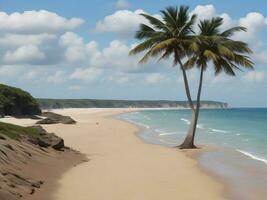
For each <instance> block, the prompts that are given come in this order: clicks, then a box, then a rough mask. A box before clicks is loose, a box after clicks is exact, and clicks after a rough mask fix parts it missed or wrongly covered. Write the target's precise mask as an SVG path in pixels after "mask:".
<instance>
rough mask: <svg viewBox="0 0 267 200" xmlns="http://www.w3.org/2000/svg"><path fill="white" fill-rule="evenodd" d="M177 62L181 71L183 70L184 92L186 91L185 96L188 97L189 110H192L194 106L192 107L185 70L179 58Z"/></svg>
mask: <svg viewBox="0 0 267 200" xmlns="http://www.w3.org/2000/svg"><path fill="white" fill-rule="evenodd" d="M178 62H179V64H180V67H181V69H182V72H183V80H184V86H185V92H186V96H187V99H188V103H189V106H190V108H191V110H192V111H194V110H195V108H194V103H193V101H192V98H191V94H190V88H189V84H188V80H187V75H186V71H185V68H184V65H183V63H182V62H181V61H180V60H178Z"/></svg>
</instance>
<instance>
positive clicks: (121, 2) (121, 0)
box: [116, 0, 130, 9]
mask: <svg viewBox="0 0 267 200" xmlns="http://www.w3.org/2000/svg"><path fill="white" fill-rule="evenodd" d="M116 7H117V8H119V9H124V8H128V7H130V3H129V2H128V1H127V0H117V2H116Z"/></svg>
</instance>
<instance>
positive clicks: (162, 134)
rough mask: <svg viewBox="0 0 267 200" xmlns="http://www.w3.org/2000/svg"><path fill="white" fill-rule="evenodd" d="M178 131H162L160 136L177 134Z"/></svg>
mask: <svg viewBox="0 0 267 200" xmlns="http://www.w3.org/2000/svg"><path fill="white" fill-rule="evenodd" d="M177 134H178V133H177V132H168V133H161V134H159V136H165V135H177Z"/></svg>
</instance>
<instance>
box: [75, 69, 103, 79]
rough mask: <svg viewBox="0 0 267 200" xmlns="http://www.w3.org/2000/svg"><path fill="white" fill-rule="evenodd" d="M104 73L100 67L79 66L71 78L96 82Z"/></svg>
mask: <svg viewBox="0 0 267 200" xmlns="http://www.w3.org/2000/svg"><path fill="white" fill-rule="evenodd" d="M101 74H102V70H101V69H98V68H86V69H82V68H78V69H76V70H75V71H74V72H73V73H72V74H71V75H70V79H74V80H75V79H76V80H81V81H84V82H95V81H97V80H98V79H99V77H100V75H101Z"/></svg>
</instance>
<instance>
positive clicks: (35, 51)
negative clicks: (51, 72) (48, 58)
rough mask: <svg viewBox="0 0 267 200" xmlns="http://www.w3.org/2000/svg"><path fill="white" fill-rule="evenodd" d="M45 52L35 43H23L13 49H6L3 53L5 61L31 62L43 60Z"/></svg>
mask: <svg viewBox="0 0 267 200" xmlns="http://www.w3.org/2000/svg"><path fill="white" fill-rule="evenodd" d="M44 58H45V54H44V53H43V52H41V51H40V50H39V48H38V47H37V46H35V45H25V46H21V47H19V48H17V49H16V50H15V51H7V52H6V53H5V55H4V61H5V62H6V63H33V62H36V61H39V60H43V59H44Z"/></svg>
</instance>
